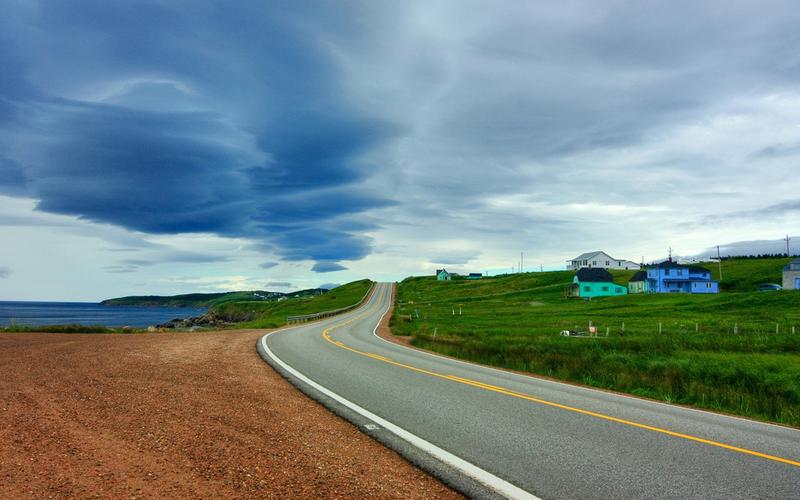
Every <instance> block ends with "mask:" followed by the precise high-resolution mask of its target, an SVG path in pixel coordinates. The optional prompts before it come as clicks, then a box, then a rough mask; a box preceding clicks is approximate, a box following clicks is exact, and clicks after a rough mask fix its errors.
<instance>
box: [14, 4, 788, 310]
mask: <svg viewBox="0 0 800 500" xmlns="http://www.w3.org/2000/svg"><path fill="white" fill-rule="evenodd" d="M0 10H2V12H3V15H2V16H0V47H3V49H2V50H0V242H1V243H0V300H15V299H17V300H97V299H102V298H106V297H109V296H117V295H127V294H142V293H159V294H171V293H183V292H190V291H218V290H232V289H257V288H258V289H263V288H267V289H273V290H278V291H285V290H294V289H298V288H307V287H315V286H318V285H320V284H323V283H343V282H346V281H350V280H353V279H358V278H362V277H370V278H373V279H378V280H398V279H402V278H403V277H405V276H407V275H410V274H422V273H427V272H431V271H432V270H433V269H435V268H437V267H441V266H445V267H448V268H450V269H452V270H457V271H458V270H463V271H486V270H490V271H492V272H501V271H510V270H511V267H512V266H514V265H515V264H516V263H517V261H518V259H519V252H521V251H524V252H525V263H526V267H528V268H534V267H535V268H538V267H539V265H543V266H545V268H558V267H561V266H563V265H564V262H565V261H566V260H568V259H569V258H571V257H574V256H575V255H577V254H580V253H582V252H585V251H589V250H595V249H603V250H605V251H606V252H608V253H610V254H611V255H613V256H615V257H616V256H619V258H627V259H632V260H637V261H638V260H640V259H641V258H642V257H644V258H645V259H654V258H658V257H661V256H663V255H665V254H666V252H667V248H669V247H672V248H673V249H674V251H675V252H676V253H678V254H684V255H688V254H693V253H696V252H700V251H702V250H703V249H705V248H708V247H710V246H712V245H717V244H725V243H729V242H735V241H753V240H763V239H777V238H780V237H783V235H785V234H787V233H789V234H797V233H800V230H799V229H800V228H798V224H797V221H798V215H800V197H799V196H798V194H800V175H798V172H800V29H798V26H800V9H798V8H797V4H796V3H795V2H764V1H759V2H751V3H744V2H712V1H709V2H699V3H698V2H685V3H684V2H678V1H668V2H649V1H646V2H617V1H614V2H596V1H586V2H571V1H566V2H550V3H546V2H523V1H509V2H502V1H498V0H491V1H485V2H470V1H466V0H459V1H453V2H447V1H430V0H425V1H420V2H414V1H403V2H388V1H387V2H382V1H374V0H365V1H363V2H359V1H352V2H334V1H328V2H304V1H287V2H281V1H276V2H263V1H252V2H245V1H242V2H229V1H226V2H223V1H219V2H215V1H199V0H191V1H185V2H183V1H177V0H171V1H156V0H152V1H126V2H109V1H107V0H97V1H82V0H80V1H78V0H63V1H59V0H52V1H42V2H37V1H34V0H0ZM798 244H799V245H800V241H798Z"/></svg>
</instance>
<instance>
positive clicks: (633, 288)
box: [628, 271, 650, 293]
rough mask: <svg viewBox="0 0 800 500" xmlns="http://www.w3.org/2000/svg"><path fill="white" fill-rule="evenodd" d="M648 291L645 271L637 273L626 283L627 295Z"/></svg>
mask: <svg viewBox="0 0 800 500" xmlns="http://www.w3.org/2000/svg"><path fill="white" fill-rule="evenodd" d="M649 291H650V284H649V283H648V281H647V271H637V272H636V274H634V275H633V277H632V278H631V279H630V281H628V293H646V292H649Z"/></svg>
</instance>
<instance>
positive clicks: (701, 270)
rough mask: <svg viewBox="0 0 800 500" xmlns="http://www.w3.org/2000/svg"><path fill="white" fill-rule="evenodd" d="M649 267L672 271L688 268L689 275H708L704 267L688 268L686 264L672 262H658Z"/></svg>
mask: <svg viewBox="0 0 800 500" xmlns="http://www.w3.org/2000/svg"><path fill="white" fill-rule="evenodd" d="M649 267H658V268H660V269H674V268H678V267H680V268H688V269H689V272H690V273H710V272H711V271H709V270H708V269H706V268H705V267H700V266H688V265H686V264H678V263H677V262H675V261H672V260H665V261H664V262H659V263H658V264H653V265H651V266H649Z"/></svg>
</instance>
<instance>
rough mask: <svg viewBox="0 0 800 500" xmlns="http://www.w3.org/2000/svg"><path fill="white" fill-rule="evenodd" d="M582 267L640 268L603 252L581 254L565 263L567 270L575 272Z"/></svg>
mask: <svg viewBox="0 0 800 500" xmlns="http://www.w3.org/2000/svg"><path fill="white" fill-rule="evenodd" d="M584 267H602V268H603V269H639V268H640V267H641V266H640V265H639V264H637V263H636V262H633V261H631V260H621V259H615V258H614V257H612V256H610V255H608V254H607V253H605V252H601V251H599V250H598V251H596V252H587V253H582V254H580V255H578V256H577V257H575V258H574V259H571V260H568V261H567V269H568V270H573V271H577V270H578V269H581V268H584Z"/></svg>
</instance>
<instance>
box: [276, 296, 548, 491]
mask: <svg viewBox="0 0 800 500" xmlns="http://www.w3.org/2000/svg"><path fill="white" fill-rule="evenodd" d="M388 312H389V307H388V306H387V308H386V311H385V312H384V313H383V315H381V319H380V320H379V321H378V325H380V324H381V321H383V317H384V316H386V314H387V313H388ZM375 328H376V329H377V326H376V327H375ZM286 330H289V329H288V328H284V329H282V330H276V331H274V332H270V333H268V334H266V335H264V336H263V337H261V347H262V348H263V349H264V352H266V353H267V355H268V356H269V357H270V358H272V359H273V360H274V361H275V362H276V363H278V364H279V365H280V366H281V368H283V369H284V370H286V371H287V372H289V373H291V374H292V375H293V376H295V377H297V378H298V379H300V380H302V381H303V382H305V383H306V384H308V385H310V386H311V387H313V388H314V389H316V390H318V391H319V392H321V393H323V394H325V395H326V396H328V397H329V398H331V399H334V400H335V401H337V402H339V403H341V404H343V405H344V406H346V407H347V408H349V409H351V410H353V411H355V412H356V413H358V414H360V415H362V416H364V417H366V418H368V419H370V420H372V421H373V422H375V423H376V424H378V425H380V426H382V427H383V428H384V429H386V430H388V431H389V432H391V433H393V434H394V435H396V436H398V437H399V438H401V439H403V440H405V441H407V442H408V443H410V444H411V445H413V446H415V447H416V448H419V449H421V450H422V451H424V452H426V453H428V454H429V455H431V456H433V457H435V458H437V459H438V460H440V461H442V462H444V463H445V464H447V465H449V466H451V467H453V468H455V469H458V470H459V471H461V472H463V473H464V474H466V475H467V476H469V477H471V478H473V479H475V480H476V481H478V482H480V483H482V484H484V485H486V486H488V487H489V488H491V489H493V490H495V491H496V492H498V493H500V494H502V495H503V496H506V497H508V498H514V499H516V498H520V499H523V498H524V499H530V500H540V499H539V497H537V496H535V495H532V494H530V493H528V492H527V491H525V490H523V489H522V488H519V487H517V486H514V485H513V484H511V483H509V482H508V481H506V480H504V479H501V478H499V477H497V476H495V475H494V474H492V473H491V472H488V471H485V470H483V469H481V468H480V467H478V466H477V465H474V464H472V463H470V462H467V461H466V460H464V459H461V458H459V457H457V456H455V455H453V454H452V453H450V452H449V451H446V450H443V449H442V448H439V447H438V446H436V445H435V444H433V443H430V442H428V441H426V440H424V439H422V438H421V437H419V436H417V435H416V434H413V433H411V432H409V431H407V430H405V429H403V428H402V427H400V426H398V425H395V424H393V423H392V422H389V421H388V420H386V419H384V418H381V417H379V416H378V415H375V414H374V413H372V412H371V411H369V410H367V409H365V408H362V407H360V406H358V405H357V404H356V403H353V402H352V401H350V400H348V399H345V398H344V397H342V396H340V395H338V394H336V393H335V392H333V391H331V390H330V389H328V388H326V387H324V386H322V385H320V384H318V383H317V382H314V381H313V380H311V379H310V378H308V377H306V376H305V375H303V374H302V373H300V372H299V371H297V370H295V369H294V368H292V367H291V366H289V365H288V364H286V363H285V362H284V361H283V360H282V359H280V358H279V357H278V356H276V355H275V353H274V352H272V351H271V350H270V348H269V347H268V346H267V337H268V336H269V335H273V334H275V333H280V332H284V331H286Z"/></svg>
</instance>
